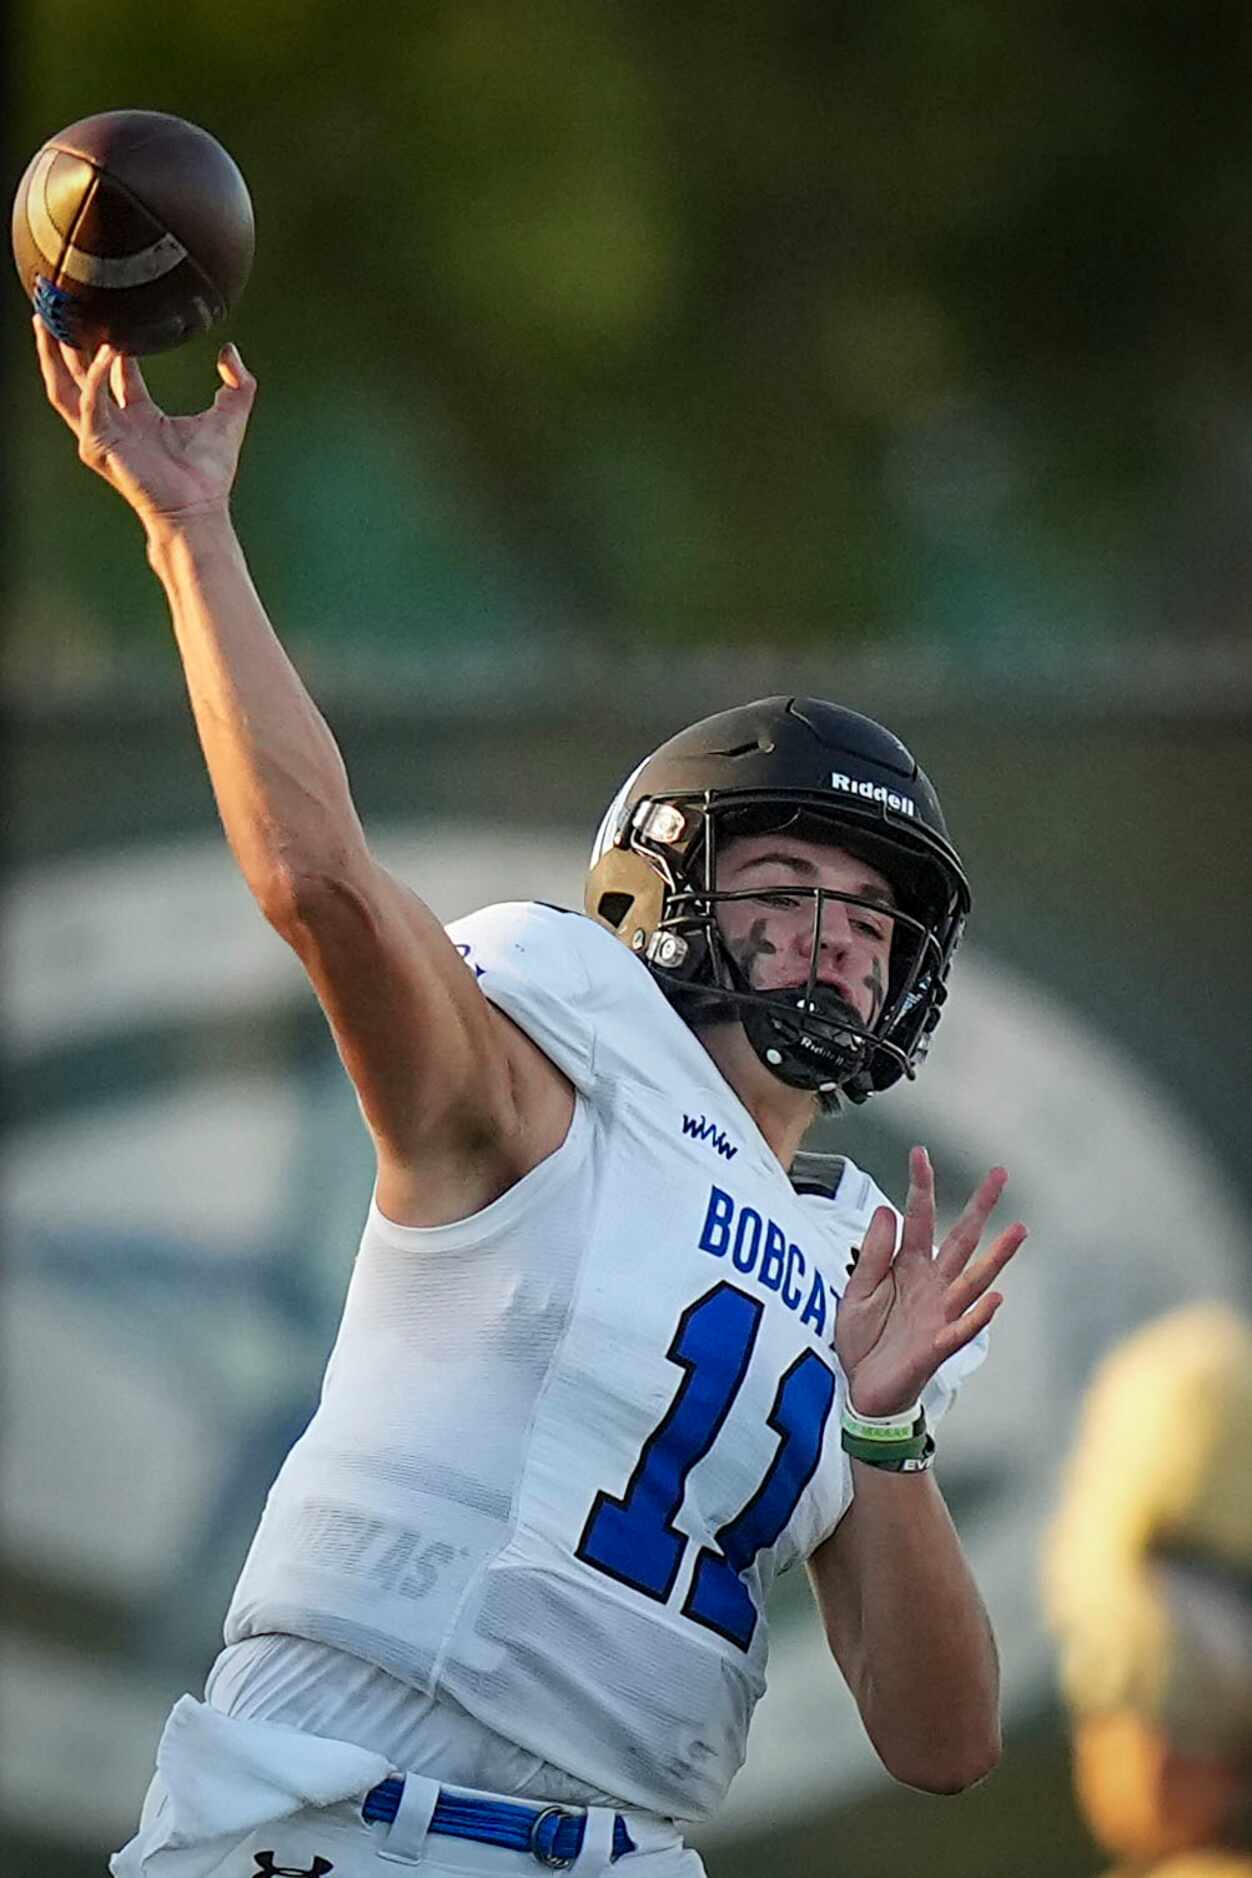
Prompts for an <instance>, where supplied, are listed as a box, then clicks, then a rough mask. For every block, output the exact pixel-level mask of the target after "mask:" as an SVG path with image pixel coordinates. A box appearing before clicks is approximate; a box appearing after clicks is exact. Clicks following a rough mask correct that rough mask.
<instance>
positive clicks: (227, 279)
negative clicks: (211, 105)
mask: <svg viewBox="0 0 1252 1878" xmlns="http://www.w3.org/2000/svg"><path fill="white" fill-rule="evenodd" d="M254 243H255V237H254V232H253V223H252V203H251V201H250V199H249V196H248V190H247V185H246V184H245V182H244V180H243V177H242V176H241V175H240V173H239V170H238V168H237V167H236V165H235V163H234V161H233V159H232V158H231V157H230V156H229V155H228V154H227V152H226V151H225V150H223V148H222V146H221V144H220V143H218V141H217V139H216V138H215V137H211V136H210V135H209V133H208V131H207V130H200V129H199V128H198V127H197V126H196V125H195V124H188V123H187V122H186V121H185V120H184V119H183V118H181V117H167V116H166V115H165V114H164V113H163V112H160V111H103V112H101V113H100V114H99V115H98V116H96V117H85V118H83V119H81V121H80V122H79V123H77V124H71V125H70V126H69V128H68V129H67V130H63V131H61V132H60V133H59V134H58V135H57V136H55V137H51V138H49V140H48V142H47V143H46V144H45V145H44V146H43V149H42V150H40V151H39V152H38V154H37V155H36V156H35V157H34V159H33V160H32V162H31V164H30V167H29V168H28V169H27V171H26V174H25V175H24V176H23V178H22V180H21V183H20V184H19V186H18V191H17V197H16V199H15V201H14V204H13V254H14V257H15V259H16V261H17V271H18V273H19V275H20V276H21V280H22V285H23V287H24V288H25V290H26V292H27V293H28V294H29V295H30V298H31V300H32V302H33V304H34V306H35V309H36V311H37V312H38V313H39V315H40V317H41V318H42V319H43V321H44V324H45V325H46V326H47V327H49V328H50V330H51V331H52V332H53V333H54V334H55V335H56V337H57V338H58V339H62V340H64V341H65V342H66V344H67V345H72V346H74V347H76V348H77V349H78V350H79V351H81V352H94V351H95V349H96V347H97V346H99V345H101V344H102V343H103V342H104V341H106V340H107V341H108V343H109V344H110V345H114V346H116V347H117V348H118V350H119V351H121V352H132V353H146V352H165V351H168V349H169V348H170V347H171V346H179V345H182V343H183V341H184V340H186V339H192V338H194V337H195V336H196V335H197V334H198V333H204V332H208V330H209V329H210V327H213V326H216V325H218V324H220V322H221V321H222V320H224V319H225V318H226V316H227V314H228V313H229V312H230V311H231V309H232V308H233V307H234V306H235V304H236V302H237V301H238V299H239V296H240V294H241V293H242V292H243V289H244V283H245V282H246V281H247V278H248V274H249V271H250V270H251V267H252V253H253V247H254Z"/></svg>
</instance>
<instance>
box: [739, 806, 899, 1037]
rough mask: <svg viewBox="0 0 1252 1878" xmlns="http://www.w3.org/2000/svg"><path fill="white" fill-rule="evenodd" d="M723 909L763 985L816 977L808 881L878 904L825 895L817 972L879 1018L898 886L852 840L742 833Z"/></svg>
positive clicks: (753, 976) (745, 964) (746, 964)
mask: <svg viewBox="0 0 1252 1878" xmlns="http://www.w3.org/2000/svg"><path fill="white" fill-rule="evenodd" d="M717 886H718V889H719V891H721V892H727V891H730V892H734V893H736V894H743V895H744V896H745V897H744V898H743V899H735V900H720V901H719V902H718V903H717V918H718V923H719V925H720V927H721V929H722V934H723V936H724V938H725V940H726V945H727V948H728V950H729V951H730V954H731V956H732V958H734V960H735V962H736V963H737V964H738V966H739V968H740V970H741V971H742V972H743V973H744V975H745V976H746V978H747V980H748V983H749V984H750V985H751V986H752V989H753V990H754V991H779V990H784V989H786V988H788V987H790V986H793V985H794V986H801V985H804V984H806V983H807V982H808V976H809V967H810V964H811V962H812V956H813V911H814V905H815V901H814V898H813V895H812V893H811V892H807V893H806V892H803V891H801V890H802V889H804V888H810V889H811V888H813V887H827V888H830V889H831V890H832V891H833V892H835V893H854V894H857V895H859V896H860V897H861V898H862V899H863V900H866V901H869V902H870V903H871V904H869V905H866V906H853V905H850V904H849V903H848V902H846V901H843V900H823V902H822V931H821V954H820V958H819V962H818V968H817V977H818V982H819V983H821V984H825V985H829V986H831V987H832V988H833V989H834V990H835V991H837V992H838V993H839V995H840V997H842V998H843V1000H844V1002H845V1003H846V1004H847V1005H849V1006H850V1007H851V1009H852V1010H853V1011H855V1013H856V1015H857V1017H858V1018H860V1020H861V1022H862V1023H864V1024H866V1025H870V1024H872V1023H873V1022H874V1020H875V1018H876V1017H877V1016H878V1013H879V1012H880V1011H881V1009H882V1007H883V1001H884V999H885V998H886V995H887V980H888V961H889V959H890V955H891V935H892V930H893V925H894V922H893V920H892V917H891V910H890V909H891V908H892V907H893V906H894V904H895V896H894V895H893V893H892V891H891V888H890V886H889V884H888V882H887V880H886V879H885V877H884V876H883V875H882V874H880V873H879V872H878V870H877V868H874V867H871V866H870V865H869V863H868V862H867V861H862V860H858V859H857V857H856V856H855V855H853V854H849V853H848V852H847V851H846V849H844V848H835V847H828V846H827V845H826V843H825V842H819V841H801V840H799V839H798V838H797V837H795V836H792V835H738V836H735V837H734V838H733V839H732V840H730V841H728V842H727V843H726V844H725V846H724V848H723V849H722V852H721V854H720V855H719V857H718V867H717Z"/></svg>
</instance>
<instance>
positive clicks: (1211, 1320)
mask: <svg viewBox="0 0 1252 1878" xmlns="http://www.w3.org/2000/svg"><path fill="white" fill-rule="evenodd" d="M1045 1598H1046V1602H1047V1606H1048V1613H1049V1617H1050V1620H1051V1623H1052V1627H1053V1630H1054V1632H1055V1634H1056V1636H1057V1639H1058V1642H1059V1646H1060V1656H1061V1679H1062V1684H1063V1687H1064V1691H1065V1696H1066V1699H1067V1701H1068V1703H1069V1706H1070V1709H1071V1712H1072V1716H1073V1740H1074V1782H1075V1788H1076V1791H1077V1795H1078V1801H1079V1804H1080V1806H1081V1808H1082V1811H1083V1813H1084V1814H1085V1816H1086V1819H1087V1822H1088V1824H1089V1826H1090V1828H1091V1830H1092V1832H1093V1833H1094V1834H1095V1836H1096V1838H1097V1839H1098V1840H1099V1841H1100V1843H1101V1845H1102V1846H1103V1847H1104V1848H1105V1849H1106V1850H1107V1851H1108V1852H1109V1853H1111V1854H1112V1855H1113V1856H1114V1857H1115V1858H1117V1859H1120V1860H1122V1861H1123V1863H1122V1864H1121V1865H1119V1867H1118V1868H1117V1874H1116V1878H1252V1321H1249V1320H1248V1319H1247V1318H1246V1317H1245V1316H1242V1315H1241V1314H1239V1313H1237V1312H1235V1311H1233V1310H1231V1309H1228V1308H1226V1307H1225V1306H1222V1305H1217V1304H1202V1305H1194V1306H1190V1307H1188V1308H1186V1309H1184V1310H1181V1311H1176V1312H1173V1313H1171V1314H1170V1315H1169V1316H1167V1317H1163V1318H1160V1319H1158V1320H1157V1321H1156V1322H1154V1323H1152V1324H1150V1325H1148V1326H1147V1327H1146V1328H1144V1329H1142V1330H1140V1331H1138V1332H1136V1333H1135V1334H1134V1335H1133V1336H1131V1337H1129V1338H1128V1339H1127V1340H1126V1341H1125V1342H1124V1343H1122V1344H1120V1345H1119V1346H1118V1347H1117V1349H1115V1350H1114V1351H1113V1353H1112V1354H1111V1355H1110V1356H1109V1357H1108V1358H1106V1360H1105V1362H1104V1363H1103V1364H1102V1365H1101V1367H1100V1368H1099V1369H1098V1371H1097V1372H1096V1376H1095V1379H1094V1382H1093V1384H1092V1387H1091V1389H1090V1391H1089V1394H1088V1397H1087V1401H1086V1404H1085V1407H1084V1410H1083V1415H1082V1420H1081V1423H1080V1426H1079V1431H1078V1436H1077V1439H1076V1442H1075V1445H1074V1449H1073V1452H1072V1454H1071V1456H1070V1459H1069V1463H1068V1468H1067V1472H1066V1476H1065V1482H1064V1487H1063V1492H1062V1499H1061V1504H1060V1507H1059V1510H1058V1513H1057V1516H1056V1518H1055V1521H1054V1524H1053V1527H1052V1531H1051V1534H1050V1537H1049V1542H1048V1546H1047V1551H1046V1558H1045ZM1110 1878H1113V1875H1112V1874H1110Z"/></svg>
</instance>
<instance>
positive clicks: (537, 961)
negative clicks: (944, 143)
mask: <svg viewBox="0 0 1252 1878" xmlns="http://www.w3.org/2000/svg"><path fill="white" fill-rule="evenodd" d="M585 923H586V922H585V921H584V919H583V917H582V916H581V915H580V914H577V913H567V912H564V911H563V910H562V909H560V908H559V907H553V906H545V905H542V904H541V903H539V902H538V901H510V902H507V903H505V904H502V905H500V906H488V907H484V908H482V910H481V911H480V912H477V913H468V914H466V915H465V917H464V918H463V919H458V920H454V921H453V923H452V924H451V925H450V926H449V927H448V937H449V938H450V939H451V941H452V943H453V945H454V946H455V947H456V949H457V951H458V952H459V953H460V954H461V957H462V958H463V959H464V960H465V964H466V968H467V969H468V970H469V971H471V972H473V974H474V977H475V979H476V980H477V982H478V988H479V990H480V991H481V992H482V993H483V995H484V997H487V998H489V999H490V1000H491V1002H492V1004H494V1005H496V1006H497V1007H498V1009H500V1010H502V1011H503V1012H504V1014H505V1016H506V1017H509V1018H511V1019H512V1020H513V1022H514V1023H515V1024H516V1025H517V1026H518V1028H519V1029H520V1030H524V1031H525V1032H526V1035H527V1036H528V1037H530V1038H531V1040H532V1041H533V1042H534V1043H537V1044H538V1046H539V1048H540V1049H541V1050H542V1051H543V1053H544V1055H545V1056H547V1057H549V1058H550V1059H551V1061H552V1062H554V1063H555V1064H556V1066H557V1068H558V1069H560V1070H563V1071H564V1073H565V1074H566V1075H567V1076H568V1077H569V1079H570V1081H571V1082H572V1083H573V1085H574V1087H575V1088H576V1089H578V1090H580V1091H581V1092H582V1093H583V1094H584V1095H589V1094H590V1093H591V1090H592V1087H593V1085H594V1082H595V1075H596V1010H595V1006H596V998H595V992H594V986H593V983H592V977H591V973H590V972H589V970H588V966H587V960H586V946H585V944H584V943H581V941H582V940H583V934H582V932H581V931H580V928H581V927H582V926H583V925H584V924H585Z"/></svg>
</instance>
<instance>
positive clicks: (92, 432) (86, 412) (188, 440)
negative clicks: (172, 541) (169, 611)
mask: <svg viewBox="0 0 1252 1878" xmlns="http://www.w3.org/2000/svg"><path fill="white" fill-rule="evenodd" d="M34 326H35V343H36V346H37V348H38V352H39V363H40V366H41V368H42V370H43V381H44V387H45V389H46V391H47V393H48V402H49V403H50V404H51V405H52V407H53V409H54V410H56V411H59V412H60V414H61V416H62V417H63V418H64V419H65V422H66V423H67V424H68V425H69V427H70V429H71V430H72V431H73V433H74V435H75V437H76V438H77V439H78V454H79V456H80V457H81V458H82V460H83V462H84V463H86V464H87V466H88V468H90V469H93V470H95V471H96V473H97V475H99V476H103V477H104V480H105V481H106V482H107V483H111V484H112V485H113V487H114V488H115V489H116V490H117V491H118V493H119V494H120V495H121V496H122V497H123V499H124V500H125V501H126V502H128V503H129V504H130V506H131V508H132V509H134V511H135V513H136V514H137V515H138V516H139V518H140V519H141V521H145V522H146V521H153V520H157V519H159V518H161V517H170V518H173V517H179V518H186V517H189V516H193V515H201V514H214V513H222V512H223V511H224V510H225V509H226V506H227V504H228V502H229V500H230V491H231V486H232V485H233V483H234V480H235V471H236V468H237V466H238V463H239V451H240V448H241V446H242V444H243V436H244V431H245V430H246V428H247V424H248V417H249V414H250V412H251V410H252V401H253V399H254V397H255V395H256V380H255V379H254V378H253V377H252V375H251V374H250V373H249V372H248V371H247V370H245V368H244V363H243V360H242V359H241V358H240V356H239V353H238V351H237V349H236V348H235V347H234V346H233V345H228V346H224V347H223V348H222V351H221V352H220V354H219V355H218V361H217V369H218V373H219V375H220V377H221V380H222V384H221V388H220V389H219V391H218V393H217V396H216V397H215V399H214V400H213V403H212V404H211V405H210V406H209V408H208V410H207V411H200V412H197V413H196V414H195V415H194V416H191V417H168V416H167V415H166V413H165V412H164V411H162V410H161V409H160V407H159V406H158V405H157V404H155V403H154V402H153V400H152V397H151V395H150V394H149V391H148V387H147V386H146V385H145V383H144V379H143V373H142V372H141V371H140V369H139V364H138V361H137V360H136V359H134V358H131V357H130V356H129V355H127V354H125V353H121V352H118V351H116V350H115V348H114V347H112V346H107V345H106V346H101V347H100V349H99V351H98V352H97V353H96V355H95V357H94V358H93V359H90V360H88V359H86V358H85V357H84V355H83V354H82V353H80V352H75V351H73V349H72V348H71V347H69V346H65V345H60V344H59V343H58V342H57V341H56V340H55V339H54V338H53V337H52V335H51V333H50V332H48V330H47V328H46V327H45V326H44V324H43V322H42V321H41V320H40V319H39V318H38V317H36V319H35V321H34Z"/></svg>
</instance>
